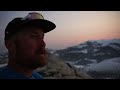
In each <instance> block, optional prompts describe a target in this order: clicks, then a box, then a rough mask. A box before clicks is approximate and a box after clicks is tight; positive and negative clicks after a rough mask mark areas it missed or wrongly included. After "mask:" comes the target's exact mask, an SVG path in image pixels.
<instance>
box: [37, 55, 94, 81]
mask: <svg viewBox="0 0 120 90" xmlns="http://www.w3.org/2000/svg"><path fill="white" fill-rule="evenodd" d="M37 71H38V72H39V73H41V74H42V75H43V77H44V78H45V79H92V77H90V76H89V75H87V73H86V72H84V71H79V70H78V69H76V68H74V67H73V66H71V65H70V64H69V63H65V62H64V61H63V60H61V59H59V58H57V57H55V56H53V55H49V58H48V64H47V65H46V66H45V67H43V68H38V69H37Z"/></svg>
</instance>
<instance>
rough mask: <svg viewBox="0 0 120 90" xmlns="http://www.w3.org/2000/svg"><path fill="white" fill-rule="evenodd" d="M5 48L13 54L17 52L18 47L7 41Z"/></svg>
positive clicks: (11, 41)
mask: <svg viewBox="0 0 120 90" xmlns="http://www.w3.org/2000/svg"><path fill="white" fill-rule="evenodd" d="M5 46H6V48H7V49H8V51H10V52H12V53H15V52H16V46H15V43H14V41H13V40H5Z"/></svg>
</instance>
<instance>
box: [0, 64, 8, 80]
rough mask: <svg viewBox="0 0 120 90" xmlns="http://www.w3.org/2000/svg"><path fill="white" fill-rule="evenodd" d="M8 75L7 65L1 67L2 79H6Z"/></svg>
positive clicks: (0, 74) (0, 77)
mask: <svg viewBox="0 0 120 90" xmlns="http://www.w3.org/2000/svg"><path fill="white" fill-rule="evenodd" d="M6 75H8V72H7V69H6V66H5V67H1V68H0V79H5V77H6Z"/></svg>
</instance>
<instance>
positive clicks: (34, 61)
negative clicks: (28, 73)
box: [16, 54, 47, 69]
mask: <svg viewBox="0 0 120 90" xmlns="http://www.w3.org/2000/svg"><path fill="white" fill-rule="evenodd" d="M16 64H18V65H19V66H21V67H25V68H29V69H36V68H38V67H43V66H45V65H46V64H47V56H46V54H39V55H35V56H33V57H29V58H27V57H24V58H23V57H17V58H16Z"/></svg>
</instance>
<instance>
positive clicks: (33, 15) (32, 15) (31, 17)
mask: <svg viewBox="0 0 120 90" xmlns="http://www.w3.org/2000/svg"><path fill="white" fill-rule="evenodd" d="M27 19H28V20H34V19H44V17H43V16H42V15H41V14H39V13H36V12H33V13H29V14H28V15H27V16H26V17H24V18H22V20H27Z"/></svg>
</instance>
